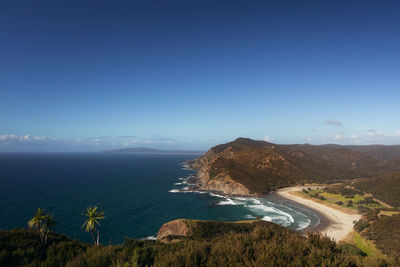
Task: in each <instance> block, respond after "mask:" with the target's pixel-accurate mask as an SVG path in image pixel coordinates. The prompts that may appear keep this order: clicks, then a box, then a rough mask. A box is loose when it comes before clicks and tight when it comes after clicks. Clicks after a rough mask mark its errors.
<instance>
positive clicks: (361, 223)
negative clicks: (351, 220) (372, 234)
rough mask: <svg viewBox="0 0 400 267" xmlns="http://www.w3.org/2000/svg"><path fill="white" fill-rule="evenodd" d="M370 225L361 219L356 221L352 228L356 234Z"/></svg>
mask: <svg viewBox="0 0 400 267" xmlns="http://www.w3.org/2000/svg"><path fill="white" fill-rule="evenodd" d="M370 225H371V224H370V223H369V222H366V221H364V220H363V219H360V220H358V221H357V222H356V223H355V224H354V226H353V228H354V230H356V231H357V232H358V233H359V232H361V231H362V230H364V229H365V228H367V227H369V226H370Z"/></svg>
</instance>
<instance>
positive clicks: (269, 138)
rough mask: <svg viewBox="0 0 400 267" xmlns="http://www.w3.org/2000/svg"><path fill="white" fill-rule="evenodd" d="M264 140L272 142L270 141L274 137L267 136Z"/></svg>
mask: <svg viewBox="0 0 400 267" xmlns="http://www.w3.org/2000/svg"><path fill="white" fill-rule="evenodd" d="M264 141H265V142H270V141H272V138H271V137H269V136H266V137H264Z"/></svg>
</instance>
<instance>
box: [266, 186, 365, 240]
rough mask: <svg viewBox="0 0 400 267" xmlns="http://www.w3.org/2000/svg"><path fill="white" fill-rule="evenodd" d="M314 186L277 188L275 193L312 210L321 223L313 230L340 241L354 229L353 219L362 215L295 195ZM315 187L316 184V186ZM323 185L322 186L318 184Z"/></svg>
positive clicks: (357, 218)
mask: <svg viewBox="0 0 400 267" xmlns="http://www.w3.org/2000/svg"><path fill="white" fill-rule="evenodd" d="M308 187H313V186H293V187H284V188H281V189H277V190H275V191H274V193H273V194H276V195H278V196H280V197H282V198H284V199H287V200H289V201H292V202H295V203H296V204H300V205H302V206H304V207H306V208H308V209H310V210H312V211H314V212H315V214H316V215H317V216H318V218H319V219H320V223H319V224H318V225H316V226H315V227H314V228H312V229H308V230H310V231H313V232H316V231H318V232H321V233H322V234H325V235H327V236H329V237H330V238H332V239H334V240H335V241H336V242H339V241H341V240H343V239H345V238H346V236H347V235H348V234H349V233H351V232H352V231H353V221H354V220H359V219H360V218H361V215H360V214H358V213H356V212H354V213H352V214H349V213H345V212H343V211H341V210H339V209H335V208H333V207H330V206H327V205H325V204H322V203H319V202H316V201H314V200H311V199H307V198H303V197H301V196H297V195H294V194H293V192H294V191H301V190H302V189H305V188H308ZM314 187H315V186H314ZM318 187H321V186H318Z"/></svg>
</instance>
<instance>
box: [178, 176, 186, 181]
mask: <svg viewBox="0 0 400 267" xmlns="http://www.w3.org/2000/svg"><path fill="white" fill-rule="evenodd" d="M185 179H186V178H184V177H181V178H178V180H181V181H182V180H185Z"/></svg>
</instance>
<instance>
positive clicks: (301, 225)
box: [296, 218, 311, 230]
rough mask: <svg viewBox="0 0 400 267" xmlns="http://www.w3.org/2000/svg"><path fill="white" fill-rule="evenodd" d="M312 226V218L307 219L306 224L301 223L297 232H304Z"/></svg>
mask: <svg viewBox="0 0 400 267" xmlns="http://www.w3.org/2000/svg"><path fill="white" fill-rule="evenodd" d="M310 224H311V220H310V218H307V221H306V222H299V227H298V228H297V229H296V230H302V229H305V228H307V227H308V226H309V225H310Z"/></svg>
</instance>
